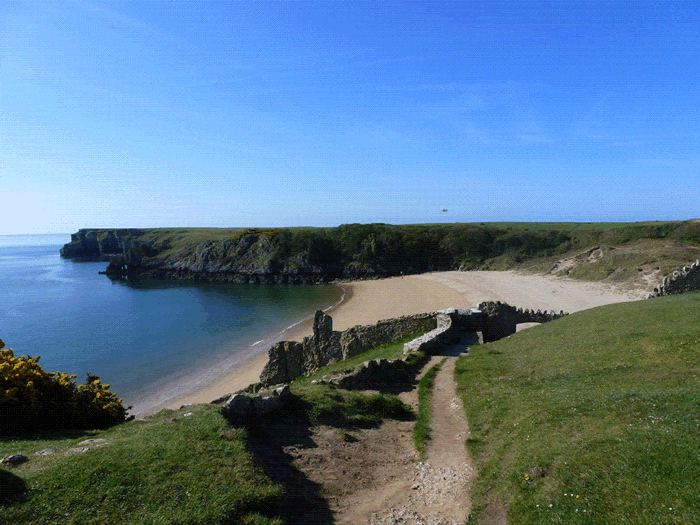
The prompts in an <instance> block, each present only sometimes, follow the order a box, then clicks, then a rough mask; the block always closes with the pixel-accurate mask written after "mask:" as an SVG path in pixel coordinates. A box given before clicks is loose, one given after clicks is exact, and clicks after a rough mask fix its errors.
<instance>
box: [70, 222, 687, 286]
mask: <svg viewBox="0 0 700 525" xmlns="http://www.w3.org/2000/svg"><path fill="white" fill-rule="evenodd" d="M699 244H700V223H698V222H695V221H685V222H681V221H673V222H645V223H611V224H605V223H471V224H445V225H403V226H394V225H388V224H366V225H362V224H348V225H343V226H339V227H337V228H285V229H216V228H181V229H175V228H166V229H83V230H80V231H78V232H77V233H75V234H73V236H72V240H71V242H70V243H68V244H66V245H65V246H64V247H63V248H62V249H61V255H62V256H63V257H66V258H73V259H84V260H85V259H89V260H105V261H110V264H109V267H108V268H107V273H108V275H110V276H111V277H114V278H158V279H192V280H211V281H229V282H243V283H247V282H251V283H261V282H267V283H318V282H331V281H336V280H356V279H367V278H378V277H389V276H396V275H404V274H406V275H408V274H416V273H424V272H432V271H444V270H456V269H462V270H475V269H481V270H503V269H524V270H533V271H545V272H552V273H555V274H557V275H568V276H570V277H572V278H581V279H593V280H599V279H608V280H612V281H617V282H621V281H630V282H633V283H634V285H635V286H638V285H640V284H643V285H644V286H646V287H647V288H649V290H651V289H652V288H653V287H654V286H655V285H656V284H657V281H660V279H661V277H663V276H664V275H666V274H668V273H669V272H671V271H673V270H674V269H676V268H678V267H680V266H682V265H685V264H687V263H690V262H692V261H695V260H696V259H698V258H700V249H698V245H699Z"/></svg>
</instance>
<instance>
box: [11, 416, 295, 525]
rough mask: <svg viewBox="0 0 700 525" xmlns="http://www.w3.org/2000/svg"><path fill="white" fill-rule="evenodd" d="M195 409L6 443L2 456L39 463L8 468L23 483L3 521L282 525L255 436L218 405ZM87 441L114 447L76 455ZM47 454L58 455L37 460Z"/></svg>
mask: <svg viewBox="0 0 700 525" xmlns="http://www.w3.org/2000/svg"><path fill="white" fill-rule="evenodd" d="M187 411H190V412H192V415H190V416H185V411H184V410H180V411H176V412H173V411H163V412H161V413H159V414H157V415H155V416H153V417H151V418H148V419H146V420H143V421H131V422H128V423H124V424H123V425H119V426H117V427H113V428H111V429H109V430H105V431H92V432H77V431H70V432H68V431H64V432H62V433H41V434H36V435H31V436H28V435H25V436H22V438H16V439H10V438H5V439H3V440H1V441H0V457H5V456H7V455H9V454H13V453H17V452H18V451H21V452H22V453H23V454H24V455H26V456H28V457H30V458H31V460H30V461H29V462H27V463H24V464H23V465H20V466H18V467H15V468H13V469H12V470H11V473H10V472H7V471H2V470H0V478H3V479H5V478H11V480H13V481H14V483H15V485H14V486H13V487H11V490H14V491H15V492H14V493H13V494H11V497H10V499H11V500H12V501H11V502H10V503H7V502H6V503H5V504H3V503H2V502H0V505H1V506H0V523H2V524H8V525H9V524H13V525H14V524H19V523H22V524H44V523H66V524H76V525H77V524H80V525H84V524H85V525H88V524H104V523H110V524H120V523H144V524H146V523H148V524H171V523H209V524H225V523H247V524H256V525H257V524H269V525H273V524H277V525H280V524H281V522H280V521H279V520H278V519H276V518H274V517H271V513H274V512H275V510H276V502H277V500H278V498H279V496H280V490H281V489H280V488H279V487H278V486H276V485H273V484H272V483H271V482H270V481H269V480H268V479H267V478H266V477H265V476H264V475H263V474H262V473H261V472H260V469H259V468H258V467H257V466H256V465H255V464H254V463H253V460H252V458H251V456H250V454H249V453H248V452H247V450H246V446H247V434H246V431H245V430H244V429H233V428H230V427H229V426H228V424H227V423H226V421H225V420H224V419H223V418H222V417H221V416H220V415H219V410H218V409H217V408H215V407H212V406H198V407H189V408H188V409H187ZM86 439H104V440H105V441H104V442H103V443H101V444H100V445H101V446H96V445H87V447H88V448H89V449H90V450H88V451H87V452H84V453H76V451H75V450H74V449H77V448H80V445H79V444H80V443H81V442H82V441H84V440H86ZM47 448H51V449H53V450H55V454H52V455H47V456H37V455H35V454H34V453H35V452H38V451H40V450H43V449H47ZM72 449H73V450H72ZM18 480H19V481H18ZM17 485H19V486H20V488H21V486H22V485H25V487H24V490H18V488H17ZM4 490H5V487H3V491H4ZM0 499H2V498H0ZM272 515H273V516H274V514H272Z"/></svg>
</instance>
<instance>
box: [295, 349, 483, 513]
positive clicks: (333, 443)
mask: <svg viewBox="0 0 700 525" xmlns="http://www.w3.org/2000/svg"><path fill="white" fill-rule="evenodd" d="M474 339H475V336H474V337H471V338H469V339H468V340H466V341H464V342H463V343H462V344H461V345H455V346H453V347H451V348H450V349H449V350H448V351H447V352H446V353H444V354H443V355H440V356H434V357H433V358H432V359H431V360H430V361H429V362H428V363H427V364H426V365H425V366H424V367H423V370H422V371H421V373H420V374H419V376H418V378H420V377H422V375H424V374H425V373H426V372H427V371H428V370H429V369H430V368H431V367H432V366H433V365H435V364H437V363H439V362H440V361H442V360H443V359H444V358H445V357H447V360H446V362H445V363H444V364H443V366H442V369H441V370H440V372H439V373H438V374H437V376H436V378H435V385H434V389H433V419H432V422H431V433H432V440H431V442H430V444H429V447H428V451H427V460H426V461H424V462H422V461H420V458H419V457H418V455H417V453H416V451H415V446H414V444H413V436H412V431H413V425H414V422H413V421H391V420H389V421H385V422H384V423H383V424H382V425H381V426H380V427H379V428H374V429H365V430H356V431H353V432H352V433H351V436H350V438H348V435H347V434H345V435H342V434H341V433H340V432H339V431H338V429H334V428H329V427H318V428H316V429H315V430H314V433H313V436H312V439H313V441H314V444H315V446H314V447H310V448H304V449H298V448H297V449H295V450H290V449H288V450H287V452H289V453H291V454H292V455H293V456H295V460H294V462H293V463H294V465H295V466H296V468H298V469H299V470H300V471H302V472H303V473H304V474H305V475H306V476H307V477H308V478H309V479H310V480H311V481H312V482H313V483H317V484H319V485H320V486H322V487H323V497H324V498H325V500H326V501H327V503H328V508H329V510H330V511H331V512H332V514H333V521H332V523H334V524H337V525H359V524H363V525H364V524H370V525H394V524H412V525H453V524H459V525H462V524H463V523H464V522H465V519H466V517H467V515H468V513H469V510H470V500H469V487H470V483H471V482H472V481H473V479H474V477H475V475H476V471H475V469H474V467H473V464H472V461H471V458H470V457H469V455H468V454H467V450H466V448H465V440H466V439H467V437H468V436H469V427H468V425H467V422H466V420H465V418H464V411H463V410H462V405H461V402H460V400H459V398H458V396H457V394H456V391H455V382H454V366H455V363H456V361H457V358H458V356H459V355H460V354H461V353H462V352H463V351H465V350H466V348H467V347H468V346H469V344H471V343H473V340H474ZM400 397H401V398H402V400H403V401H404V402H405V403H407V404H409V405H411V406H412V407H413V408H414V409H415V410H417V407H418V394H417V389H413V390H410V391H408V392H405V393H402V394H400Z"/></svg>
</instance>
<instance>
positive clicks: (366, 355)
mask: <svg viewBox="0 0 700 525" xmlns="http://www.w3.org/2000/svg"><path fill="white" fill-rule="evenodd" d="M425 333H426V332H416V333H415V334H411V335H408V336H406V337H402V338H401V339H399V340H397V341H394V342H393V343H387V344H385V345H381V346H378V347H376V348H372V349H371V350H367V351H366V352H362V353H361V354H358V355H356V356H353V357H351V358H350V359H345V360H344V361H338V362H337V363H334V364H332V365H328V366H325V367H323V368H322V369H320V370H318V371H316V372H314V373H313V374H311V375H308V376H303V377H300V378H299V379H297V380H296V381H295V384H299V385H306V384H309V383H310V382H311V381H312V380H314V379H320V378H322V377H323V376H325V375H328V374H339V373H342V372H348V371H350V370H352V369H354V368H355V367H356V366H359V365H361V364H362V363H364V362H365V361H371V360H373V359H401V358H402V357H403V345H404V344H406V343H408V342H409V341H412V340H414V339H415V338H417V337H420V336H421V335H423V334H425ZM423 358H425V355H423V354H422V353H421V354H420V355H416V356H415V357H413V359H411V360H410V363H409V364H413V363H415V362H417V361H421V360H422V359H423Z"/></svg>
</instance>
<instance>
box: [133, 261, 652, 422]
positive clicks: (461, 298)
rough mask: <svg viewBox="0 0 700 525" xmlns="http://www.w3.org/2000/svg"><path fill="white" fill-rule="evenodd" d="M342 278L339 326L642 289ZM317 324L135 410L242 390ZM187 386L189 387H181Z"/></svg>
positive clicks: (500, 275) (507, 280) (576, 303)
mask: <svg viewBox="0 0 700 525" xmlns="http://www.w3.org/2000/svg"><path fill="white" fill-rule="evenodd" d="M337 286H339V287H341V288H342V290H343V294H342V296H341V299H340V301H338V303H336V304H335V305H331V306H330V307H327V308H325V309H324V311H325V312H326V313H328V314H329V315H330V316H331V317H332V318H333V330H338V331H341V330H346V329H348V328H351V327H353V326H357V325H371V324H375V323H377V322H378V321H380V320H382V319H389V318H394V317H401V316H403V315H411V314H417V313H424V312H432V311H436V310H441V309H444V308H450V307H454V308H471V307H474V306H476V304H477V303H478V302H481V301H489V300H494V301H505V302H508V303H509V304H511V305H514V306H517V307H520V308H531V309H543V310H555V311H559V310H564V311H566V312H575V311H578V310H584V309H587V308H592V307H595V306H600V305H603V304H610V303H615V302H626V301H633V300H637V299H642V298H643V297H642V296H643V293H642V291H634V292H627V293H623V292H619V291H616V290H614V289H613V288H612V287H611V286H610V285H609V284H606V283H598V282H588V281H574V280H572V279H567V278H561V277H554V276H550V275H532V274H523V273H518V272H514V271H501V272H495V271H494V272H491V271H488V272H480V271H475V272H434V273H426V274H419V275H408V276H401V277H390V278H385V279H377V280H369V281H352V282H349V283H339V284H337ZM312 327H313V317H311V318H308V319H304V320H303V321H300V322H298V323H295V324H294V325H292V326H290V327H288V328H286V329H285V330H283V331H282V332H280V333H277V334H272V335H268V336H267V337H265V338H263V339H261V340H260V341H258V342H257V343H255V344H254V345H252V346H251V347H250V348H247V349H245V350H243V351H240V352H237V353H234V354H232V356H230V357H229V360H227V361H228V362H227V368H229V371H228V372H227V373H225V374H224V375H223V376H218V377H214V376H207V375H206V374H205V375H203V376H201V377H199V378H198V382H197V385H196V388H192V385H191V384H190V385H189V387H187V385H186V384H183V382H184V383H186V380H184V381H183V380H181V381H176V382H174V383H173V384H172V385H170V387H169V388H168V389H166V390H167V391H168V392H169V394H170V395H167V396H165V399H161V401H160V402H151V403H148V404H144V403H142V404H141V405H142V406H138V405H137V407H135V408H136V410H134V411H132V413H134V414H135V415H136V416H137V418H142V417H145V416H148V415H151V414H153V413H155V412H157V411H159V410H162V409H178V408H180V407H181V406H183V405H189V404H201V403H211V402H212V401H214V400H218V399H221V398H224V397H226V396H228V395H230V394H232V393H233V392H236V391H238V390H241V389H243V388H245V387H247V386H248V385H250V384H251V383H255V382H257V381H258V380H259V378H260V373H261V372H262V369H263V367H264V366H265V363H266V362H267V351H268V350H269V348H270V347H271V346H272V345H273V344H275V343H276V342H278V341H283V340H284V341H301V340H302V339H303V338H304V337H306V336H309V335H311V333H312ZM263 343H264V344H263ZM255 346H260V348H254V347H255ZM183 387H185V388H186V389H187V390H189V392H183V391H182V390H183ZM178 390H179V392H178ZM161 397H163V396H161Z"/></svg>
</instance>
